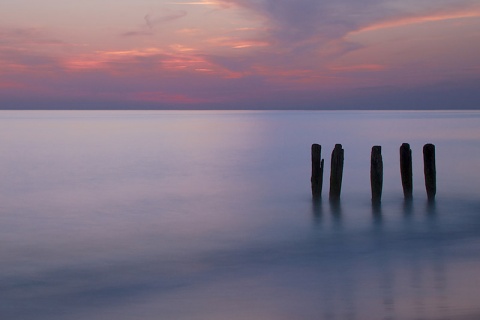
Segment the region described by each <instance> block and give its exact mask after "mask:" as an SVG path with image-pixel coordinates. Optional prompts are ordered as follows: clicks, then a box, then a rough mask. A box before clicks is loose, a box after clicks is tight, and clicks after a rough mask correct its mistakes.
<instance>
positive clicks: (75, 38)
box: [0, 0, 480, 109]
mask: <svg viewBox="0 0 480 320" xmlns="http://www.w3.org/2000/svg"><path fill="white" fill-rule="evenodd" d="M479 56H480V0H415V1H414V0H193V1H188V0H185V1H184V0H156V1H154V0H82V1H78V0H0V109H25V108H27V109H30V108H31V109H37V108H54V109H70V108H80V109H83V108H86V109H105V108H107V109H109V108H122V109H123V108H128V109H137V108H138V109H477V108H480V58H479Z"/></svg>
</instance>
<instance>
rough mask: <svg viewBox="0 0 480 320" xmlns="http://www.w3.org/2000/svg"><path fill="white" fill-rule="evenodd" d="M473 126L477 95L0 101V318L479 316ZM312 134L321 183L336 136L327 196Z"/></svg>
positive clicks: (479, 221) (479, 174)
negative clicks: (165, 106)
mask: <svg viewBox="0 0 480 320" xmlns="http://www.w3.org/2000/svg"><path fill="white" fill-rule="evenodd" d="M479 128H480V112H476V111H460V112H420V111H418V112H367V111H362V112H350V111H349V112H333V111H331V112H305V111H298V112H293V111H290V112H245V111H243V112H206V111H202V112H192V111H188V112H186V111H185V112H174V111H159V112H147V111H118V112H117V111H65V112H61V111H35V112H33V111H22V112H17V111H2V112H0V131H1V132H0V150H1V152H0V177H1V180H0V181H1V183H0V261H2V262H1V263H2V267H1V268H0V316H1V318H2V319H27V320H28V319H35V320H37V319H40V320H42V319H53V320H55V319H66V320H70V319H72V320H73V319H75V320H79V319H82V320H83V319H89V320H95V319H118V320H123V319H145V320H148V319H189V320H190V319H202V320H203V319H209V320H214V319H232V320H235V319H267V320H268V319H272V320H273V319H275V320H277V319H280V320H281V319H361V320H363V319H365V320H367V319H368V320H370V319H372V320H375V319H402V320H403V319H461V320H463V319H478V318H480V307H479V306H478V296H479V294H480V286H479V279H480V271H479V270H480V255H479V252H480V201H479V200H478V199H479V193H480V192H479V190H478V186H479V183H480V171H479V170H476V169H477V167H478V162H479V159H480V130H479ZM403 142H408V143H410V145H411V147H412V150H413V165H414V199H413V201H412V202H411V203H405V202H404V201H403V195H402V188H401V183H400V173H399V159H398V152H399V151H398V149H399V147H400V145H401V144H402V143H403ZM312 143H319V144H321V145H322V147H323V157H324V158H325V159H326V160H325V163H326V169H325V172H326V179H325V181H324V193H323V198H324V199H328V172H329V170H330V167H329V165H330V153H331V151H332V150H333V147H334V145H335V143H342V145H343V147H344V149H345V170H344V180H343V190H342V198H341V202H340V204H339V205H338V206H332V205H330V203H329V202H328V201H326V200H324V201H321V202H319V203H314V202H312V199H311V192H310V146H311V144H312ZM425 143H434V144H435V145H436V150H437V151H436V152H437V172H438V177H437V184H438V185H437V201H436V202H435V203H434V204H428V202H427V199H426V193H425V190H424V184H423V160H422V146H423V145H424V144H425ZM373 145H382V147H383V149H382V153H383V159H384V194H383V198H382V199H383V201H382V205H381V207H380V208H372V206H371V204H370V186H369V174H370V173H369V170H370V150H371V147H372V146H373Z"/></svg>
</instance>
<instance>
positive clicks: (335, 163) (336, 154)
mask: <svg viewBox="0 0 480 320" xmlns="http://www.w3.org/2000/svg"><path fill="white" fill-rule="evenodd" d="M343 155H344V150H343V148H342V145H341V144H336V145H335V149H333V151H332V162H331V168H330V200H332V201H338V200H340V193H341V191H342V177H343Z"/></svg>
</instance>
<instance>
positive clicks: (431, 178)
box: [311, 143, 437, 204]
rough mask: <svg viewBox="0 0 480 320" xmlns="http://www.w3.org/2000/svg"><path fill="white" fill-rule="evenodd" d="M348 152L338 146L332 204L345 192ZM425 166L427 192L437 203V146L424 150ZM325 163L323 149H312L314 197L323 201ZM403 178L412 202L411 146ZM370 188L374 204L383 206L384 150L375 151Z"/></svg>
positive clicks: (405, 149) (404, 155)
mask: <svg viewBox="0 0 480 320" xmlns="http://www.w3.org/2000/svg"><path fill="white" fill-rule="evenodd" d="M343 162H344V150H343V148H342V145H341V144H336V145H335V148H334V149H333V151H332V158H331V167H330V192H329V199H330V201H339V200H340V193H341V190H342V178H343ZM423 164H424V174H425V188H426V190H427V197H428V200H429V201H434V200H435V194H436V189H437V187H436V184H437V182H436V168H435V146H434V145H433V144H431V143H429V144H426V145H424V146H423ZM323 169H324V159H322V147H321V146H320V145H319V144H313V145H312V178H311V182H312V195H313V198H314V199H320V198H321V196H322V189H323ZM400 174H401V177H402V186H403V195H404V197H405V199H406V200H410V199H412V193H413V182H412V181H413V177H412V175H413V174H412V149H411V148H410V145H409V144H408V143H404V144H402V146H401V147H400ZM370 184H371V189H372V202H373V203H376V204H378V203H380V201H381V199H382V189H383V160H382V147H381V146H374V147H372V154H371V161H370Z"/></svg>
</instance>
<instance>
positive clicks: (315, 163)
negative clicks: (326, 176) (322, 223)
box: [310, 143, 324, 199]
mask: <svg viewBox="0 0 480 320" xmlns="http://www.w3.org/2000/svg"><path fill="white" fill-rule="evenodd" d="M323 164H324V161H323V159H322V146H321V145H319V144H316V143H315V144H312V178H311V179H310V181H311V182H312V196H313V198H314V199H320V198H321V197H322V188H323Z"/></svg>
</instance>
